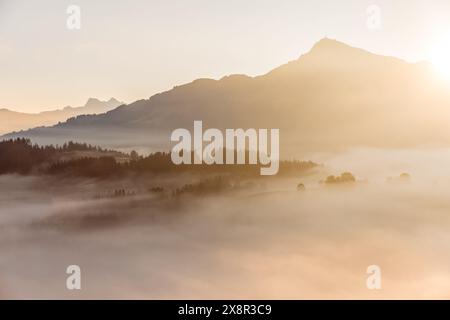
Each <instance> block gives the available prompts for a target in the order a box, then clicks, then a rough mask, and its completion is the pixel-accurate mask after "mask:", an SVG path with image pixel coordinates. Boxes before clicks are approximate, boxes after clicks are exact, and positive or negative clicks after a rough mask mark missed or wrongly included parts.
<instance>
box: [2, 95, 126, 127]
mask: <svg viewBox="0 0 450 320" xmlns="http://www.w3.org/2000/svg"><path fill="white" fill-rule="evenodd" d="M122 104H123V102H120V101H118V100H116V99H114V98H111V99H109V100H108V101H100V100H98V99H95V98H89V100H88V101H87V102H86V104H85V105H84V106H82V107H76V108H73V107H65V108H64V109H59V110H52V111H45V112H40V113H22V112H15V111H11V110H8V109H0V134H2V133H7V132H11V131H17V130H24V129H30V128H34V127H38V126H50V125H55V124H57V123H58V122H63V121H66V120H67V119H69V118H71V117H74V116H78V115H81V114H99V113H104V112H107V111H109V110H112V109H114V108H116V107H118V106H120V105H122Z"/></svg>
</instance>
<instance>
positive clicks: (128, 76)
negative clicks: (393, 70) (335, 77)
mask: <svg viewBox="0 0 450 320" xmlns="http://www.w3.org/2000/svg"><path fill="white" fill-rule="evenodd" d="M69 5H77V6H78V7H79V8H80V13H81V15H80V21H81V28H80V29H79V30H78V29H76V30H69V29H68V28H67V19H68V18H69V16H70V14H68V13H67V8H68V6H69ZM373 6H376V7H375V8H378V9H379V11H377V12H378V13H379V14H378V13H375V14H374V11H373V9H371V8H374V7H373ZM374 17H375V18H376V21H377V23H375V24H373V21H374V20H373V19H374ZM378 17H379V18H378ZM378 22H379V23H378ZM325 36H326V37H328V38H332V39H336V40H339V41H342V42H345V43H348V44H350V45H352V46H356V47H360V48H364V49H367V50H369V51H371V52H374V53H378V54H383V55H390V56H396V57H399V58H402V59H404V60H407V61H410V62H416V61H422V60H427V59H429V57H430V50H431V49H432V48H433V47H434V46H436V45H437V43H439V42H442V41H443V40H442V39H446V38H448V39H450V37H449V36H450V1H448V0H421V1H419V0H396V1H392V0H389V1H382V0H372V1H366V0H341V1H335V0H315V1H311V0H310V1H303V0H285V1H282V0H277V1H275V0H246V1H242V0H227V1H216V0H189V1H187V0H176V1H175V0H148V1H142V0H127V1H124V0H123V1H120V0H118V1H106V0H90V1H88V0H71V1H66V0H40V1H26V0H14V1H13V0H0V108H8V109H11V110H15V111H22V112H39V111H43V110H51V109H56V108H62V107H64V106H67V105H71V106H81V105H83V104H84V103H85V102H86V100H87V99H88V98H89V97H97V98H100V99H109V98H110V97H115V98H117V99H119V100H121V101H124V102H126V103H131V102H133V101H135V100H138V99H144V98H149V97H150V96H152V95H153V94H156V93H158V92H161V91H166V90H170V89H171V88H172V87H173V86H175V85H180V84H183V83H187V82H190V81H193V80H194V79H197V78H213V79H220V78H221V77H223V76H225V75H229V74H235V73H238V74H247V75H250V76H255V75H260V74H264V73H266V72H268V71H270V70H271V69H273V68H275V67H277V66H279V65H281V64H284V63H286V62H288V61H291V60H294V59H297V58H298V57H299V56H300V55H301V54H303V53H305V52H307V51H308V50H309V49H310V48H311V47H312V46H313V45H314V43H315V42H317V41H319V40H320V39H321V38H323V37H325Z"/></svg>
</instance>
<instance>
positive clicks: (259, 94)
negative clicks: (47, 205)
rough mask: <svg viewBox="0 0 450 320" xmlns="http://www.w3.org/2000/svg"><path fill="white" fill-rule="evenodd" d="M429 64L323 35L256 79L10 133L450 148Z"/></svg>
mask: <svg viewBox="0 0 450 320" xmlns="http://www.w3.org/2000/svg"><path fill="white" fill-rule="evenodd" d="M436 79H437V78H436V76H435V75H434V73H433V72H432V71H431V67H430V66H429V65H428V64H426V63H417V64H411V63H407V62H405V61H402V60H399V59H396V58H392V57H386V56H380V55H376V54H373V53H370V52H367V51H365V50H362V49H358V48H354V47H351V46H348V45H346V44H344V43H341V42H338V41H335V40H330V39H322V40H321V41H319V42H318V43H316V44H315V45H314V47H313V48H312V49H311V50H310V52H308V53H306V54H304V55H302V56H301V57H300V58H299V59H297V60H295V61H291V62H289V63H287V64H285V65H282V66H280V67H278V68H276V69H274V70H272V71H271V72H269V73H267V74H265V75H262V76H258V77H248V76H245V75H232V76H227V77H224V78H222V79H220V80H211V79H199V80H195V81H193V82H191V83H188V84H185V85H182V86H177V87H175V88H173V89H172V90H169V91H167V92H163V93H160V94H156V95H154V96H152V97H150V98H149V99H146V100H139V101H136V102H134V103H131V104H129V105H123V106H120V107H118V108H116V109H114V110H112V111H109V112H107V113H105V114H100V115H91V116H78V117H76V118H73V119H70V120H68V121H66V122H64V123H61V124H58V125H56V126H53V127H48V128H36V129H33V130H28V131H24V132H20V133H16V134H9V135H7V137H27V138H31V139H32V140H33V141H37V142H39V143H62V142H64V141H67V140H76V141H85V142H88V143H91V144H96V145H101V146H105V147H109V148H128V149H130V148H136V149H139V148H142V147H146V148H149V149H150V150H156V149H159V150H161V149H164V150H167V149H168V148H169V147H170V145H171V144H170V133H171V131H172V130H173V129H175V128H180V127H184V128H192V125H193V121H194V120H203V124H204V127H205V128H206V127H214V128H220V129H224V128H240V127H242V128H279V129H280V144H281V149H280V152H281V155H282V157H286V156H291V155H295V156H299V155H300V156H301V155H302V154H303V153H306V152H311V151H320V152H322V151H323V152H328V151H333V150H337V149H343V148H351V147H357V146H371V147H412V146H422V145H427V144H445V145H450V126H449V122H450V120H449V119H450V90H449V87H445V86H444V85H443V84H442V82H439V81H437V80H436Z"/></svg>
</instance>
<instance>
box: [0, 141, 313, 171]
mask: <svg viewBox="0 0 450 320" xmlns="http://www.w3.org/2000/svg"><path fill="white" fill-rule="evenodd" d="M73 151H81V152H80V154H82V152H83V151H95V152H97V156H96V157H92V156H91V157H78V158H73V159H70V160H61V158H62V157H61V156H62V155H64V154H66V153H68V152H73ZM107 152H109V153H110V152H112V151H109V150H104V149H101V148H98V147H94V146H91V145H87V144H80V143H75V142H68V143H66V144H64V145H63V146H38V145H36V144H34V145H33V144H32V143H31V142H30V140H27V139H21V138H19V139H15V140H6V141H1V142H0V174H4V173H20V174H28V173H30V172H31V171H34V172H35V173H45V174H64V175H72V176H81V177H93V178H106V177H111V176H120V175H123V174H128V173H136V174H141V173H154V174H158V173H179V172H192V173H201V174H203V173H218V174H222V173H223V174H225V173H226V174H238V175H247V176H259V175H260V165H259V164H255V165H250V164H242V165H218V164H213V165H207V164H199V165H197V164H196V165H187V164H182V165H175V164H173V163H172V160H171V157H170V153H167V152H156V153H152V154H150V155H149V156H146V157H142V156H139V155H138V154H137V153H136V152H132V154H130V155H126V156H127V157H128V159H129V161H126V162H118V161H116V158H115V157H114V156H110V155H109V153H108V154H106V153H107ZM117 154H118V155H121V157H122V158H123V155H124V154H122V153H118V152H117ZM315 166H317V165H316V164H315V163H313V162H310V161H306V162H305V161H281V162H280V170H279V174H281V175H283V174H288V175H291V174H295V173H302V172H304V171H306V170H309V169H311V168H314V167H315Z"/></svg>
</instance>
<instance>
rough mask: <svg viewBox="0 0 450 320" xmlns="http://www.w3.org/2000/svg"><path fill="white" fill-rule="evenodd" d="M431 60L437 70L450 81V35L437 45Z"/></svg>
mask: <svg viewBox="0 0 450 320" xmlns="http://www.w3.org/2000/svg"><path fill="white" fill-rule="evenodd" d="M430 58H431V62H432V63H433V65H434V66H435V68H436V70H437V71H438V72H439V73H440V74H441V75H442V76H444V77H445V78H447V79H450V35H448V36H447V37H446V38H443V39H442V40H441V41H440V42H439V43H437V45H436V46H435V47H434V48H433V51H432V52H431V57H430Z"/></svg>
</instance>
